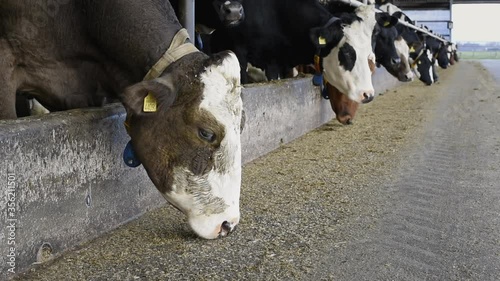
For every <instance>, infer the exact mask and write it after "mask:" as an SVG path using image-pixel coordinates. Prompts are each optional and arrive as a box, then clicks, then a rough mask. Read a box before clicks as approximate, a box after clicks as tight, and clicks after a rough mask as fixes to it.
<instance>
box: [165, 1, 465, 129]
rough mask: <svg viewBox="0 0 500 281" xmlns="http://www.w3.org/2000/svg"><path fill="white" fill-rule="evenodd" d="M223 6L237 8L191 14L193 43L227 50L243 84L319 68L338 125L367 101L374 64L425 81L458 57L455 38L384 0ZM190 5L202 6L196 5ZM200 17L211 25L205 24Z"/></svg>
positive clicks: (405, 77)
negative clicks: (423, 26) (439, 34)
mask: <svg viewBox="0 0 500 281" xmlns="http://www.w3.org/2000/svg"><path fill="white" fill-rule="evenodd" d="M172 2H177V1H173V0H172ZM198 2H201V1H198ZM225 4H226V5H228V6H231V7H238V8H237V9H234V10H237V11H238V13H229V12H227V13H226V15H228V18H226V19H224V14H223V13H219V17H218V19H220V20H219V21H218V22H217V23H213V22H214V20H215V17H212V19H211V20H209V19H207V14H206V13H205V14H203V15H199V14H200V13H201V12H200V13H197V14H196V16H197V17H196V22H197V23H198V24H199V25H198V30H199V31H200V32H201V33H203V32H206V31H207V30H208V34H202V35H198V36H199V37H198V40H197V42H199V43H198V45H197V46H198V47H199V48H200V49H202V50H203V51H204V52H206V53H211V52H216V51H221V50H225V49H230V50H232V51H234V52H235V54H236V56H237V57H238V60H239V62H240V68H241V81H242V83H243V84H245V83H250V82H262V81H268V80H275V79H280V78H288V77H291V76H293V74H292V73H293V71H292V69H293V68H294V67H297V66H298V65H301V66H302V67H301V68H300V69H302V70H303V69H309V71H311V69H312V70H313V72H316V73H321V74H322V75H323V76H324V81H325V85H324V90H323V96H324V97H325V98H329V99H330V102H331V104H332V109H333V110H334V111H335V113H336V116H337V119H338V120H339V121H340V122H341V123H343V124H350V123H351V121H352V118H353V117H354V115H355V113H356V109H357V106H358V104H359V103H360V102H361V103H366V102H369V101H371V100H372V99H373V97H374V89H373V86H372V84H371V78H370V76H371V74H372V73H373V71H374V65H376V66H378V67H380V66H383V67H384V68H385V69H386V70H387V71H388V72H389V73H390V74H391V75H393V76H394V77H395V78H397V79H398V80H399V81H402V82H408V81H413V79H414V76H417V77H418V79H419V80H420V81H422V82H423V83H425V84H426V85H431V84H432V83H434V82H435V81H437V80H438V76H437V72H436V69H435V68H436V64H439V66H440V67H442V68H447V67H448V65H449V64H453V63H454V62H455V61H456V60H458V57H457V49H456V45H455V44H452V43H451V42H447V41H446V40H444V39H443V40H440V39H437V38H436V37H433V36H430V35H428V34H426V33H422V32H419V31H417V30H415V29H413V28H410V27H408V26H407V25H404V24H401V23H399V21H398V20H400V21H403V22H406V23H409V24H412V25H414V24H415V22H414V21H412V20H411V19H410V18H409V17H408V16H407V15H406V14H404V13H403V11H402V10H401V9H399V8H398V7H396V6H395V5H394V4H392V1H391V0H377V1H375V3H371V4H372V5H368V6H366V7H361V8H356V7H355V6H352V5H350V4H349V3H346V2H344V1H335V0H330V1H323V2H320V1H317V0H310V1H307V0H305V1H304V0H253V1H241V0H239V1H238V0H232V1H226V2H225ZM174 7H175V5H174ZM198 9H203V7H201V3H200V4H199V7H198V6H197V7H196V11H198ZM375 9H376V10H377V11H383V13H378V12H376V10H375ZM203 11H205V10H203ZM203 16H204V17H203ZM238 16H239V17H238ZM229 19H232V21H230V20H229ZM208 22H212V25H210V26H208V28H207V26H206V24H207V23H208ZM221 22H225V23H226V24H225V25H221ZM428 31H429V32H430V33H432V31H430V30H428ZM315 55H316V56H319V57H320V58H321V60H322V61H321V63H319V64H320V66H318V62H316V66H314V63H315V62H314V57H315ZM362 58H365V59H366V61H368V63H366V61H365V60H363V59H362ZM303 65H310V66H309V67H306V68H304V67H303ZM249 66H250V67H251V69H249ZM253 67H257V68H258V69H262V70H263V71H264V75H258V76H256V75H255V74H254V73H255V69H254V68H253ZM255 77H259V78H255Z"/></svg>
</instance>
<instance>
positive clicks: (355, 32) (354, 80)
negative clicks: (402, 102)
mask: <svg viewBox="0 0 500 281" xmlns="http://www.w3.org/2000/svg"><path fill="white" fill-rule="evenodd" d="M356 14H357V15H358V16H359V17H360V18H362V19H363V21H361V22H360V21H355V22H353V23H352V24H351V25H346V26H344V28H343V30H344V37H343V38H342V40H340V42H339V44H338V45H337V47H335V48H333V49H332V50H331V52H330V53H329V54H328V55H327V56H326V57H325V58H324V59H323V66H324V75H325V78H326V80H327V81H328V82H329V83H330V84H332V85H333V86H335V87H336V88H337V89H338V90H339V91H340V92H342V93H344V94H346V95H347V96H348V97H349V99H351V100H353V101H356V102H358V103H359V102H361V101H362V100H363V99H364V98H365V97H364V95H367V96H370V97H373V96H374V93H375V90H374V88H373V84H372V77H371V76H372V73H371V70H370V67H369V64H368V62H367V61H368V60H371V61H372V62H373V63H375V54H374V53H373V50H372V45H371V40H372V33H373V29H374V27H375V24H376V20H375V10H374V8H373V6H372V5H368V6H361V7H359V8H357V9H356ZM346 43H348V44H349V45H351V46H352V47H353V48H354V50H355V51H356V62H355V64H354V67H353V69H352V70H351V71H347V70H346V69H344V68H343V67H342V66H341V65H340V61H339V51H340V48H341V47H342V46H343V45H344V44H346Z"/></svg>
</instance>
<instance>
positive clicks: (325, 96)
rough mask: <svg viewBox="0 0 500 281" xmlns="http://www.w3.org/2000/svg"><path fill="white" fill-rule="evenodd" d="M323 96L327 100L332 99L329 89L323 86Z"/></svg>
mask: <svg viewBox="0 0 500 281" xmlns="http://www.w3.org/2000/svg"><path fill="white" fill-rule="evenodd" d="M321 96H322V97H323V98H324V99H325V100H329V99H330V96H329V95H328V87H325V86H321Z"/></svg>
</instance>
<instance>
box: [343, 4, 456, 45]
mask: <svg viewBox="0 0 500 281" xmlns="http://www.w3.org/2000/svg"><path fill="white" fill-rule="evenodd" d="M333 1H337V2H344V3H347V4H349V5H351V6H354V7H359V6H364V5H366V3H362V2H359V1H357V0H333ZM364 2H366V0H365V1H364ZM378 11H379V12H382V11H381V10H378ZM398 21H399V23H400V24H402V25H405V26H408V27H409V28H412V29H415V30H417V31H420V32H422V33H425V34H427V35H428V36H431V37H434V38H436V39H438V40H440V41H443V42H445V43H450V41H448V40H446V39H444V38H441V37H440V36H438V35H436V34H434V33H432V32H429V31H428V30H426V29H423V28H421V27H418V26H415V25H413V24H411V23H407V22H405V21H402V20H400V19H398Z"/></svg>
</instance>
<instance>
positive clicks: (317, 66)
mask: <svg viewBox="0 0 500 281" xmlns="http://www.w3.org/2000/svg"><path fill="white" fill-rule="evenodd" d="M338 20H340V18H337V17H331V18H330V19H329V20H328V21H327V22H326V23H325V25H323V28H328V27H329V26H330V25H332V24H333V23H335V22H336V21H338ZM318 46H320V47H319V48H317V49H316V54H314V70H315V73H314V76H313V85H314V86H319V87H320V92H321V96H323V98H324V99H329V97H328V93H327V91H326V88H325V83H326V82H325V81H324V78H323V58H322V57H321V55H320V54H321V48H322V47H324V46H326V39H325V38H324V37H323V36H320V37H318Z"/></svg>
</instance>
